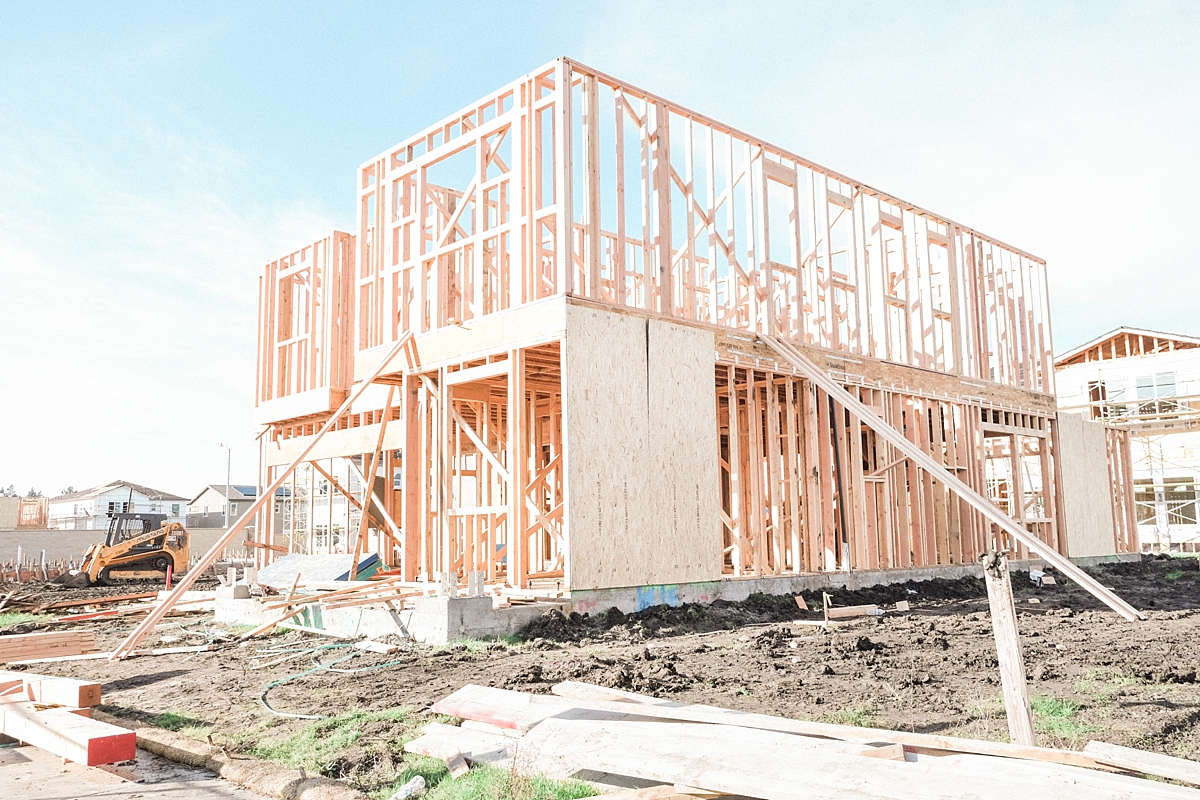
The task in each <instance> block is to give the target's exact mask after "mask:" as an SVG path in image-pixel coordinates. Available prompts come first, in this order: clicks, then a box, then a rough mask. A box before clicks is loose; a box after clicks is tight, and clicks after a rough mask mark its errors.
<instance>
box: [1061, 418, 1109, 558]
mask: <svg viewBox="0 0 1200 800" xmlns="http://www.w3.org/2000/svg"><path fill="white" fill-rule="evenodd" d="M1058 447H1059V458H1058V469H1059V472H1060V474H1061V479H1062V495H1063V514H1064V516H1065V517H1066V529H1067V555H1069V556H1071V557H1072V558H1080V557H1082V556H1107V555H1113V554H1115V553H1116V552H1117V541H1116V536H1115V535H1114V529H1113V509H1112V493H1113V486H1112V481H1110V480H1109V476H1108V445H1107V439H1106V437H1105V434H1104V426H1103V425H1100V424H1098V423H1095V422H1089V421H1088V420H1085V419H1084V418H1083V417H1082V416H1080V415H1079V414H1059V415H1058Z"/></svg>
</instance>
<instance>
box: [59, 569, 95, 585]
mask: <svg viewBox="0 0 1200 800" xmlns="http://www.w3.org/2000/svg"><path fill="white" fill-rule="evenodd" d="M52 582H53V583H61V584H62V585H63V586H65V587H66V588H68V589H86V588H87V587H89V586H91V585H92V581H91V579H90V578H88V574H87V573H86V572H80V571H79V570H71V571H70V572H64V573H63V574H62V575H59V576H58V577H57V578H55V579H54V580H53V581H52Z"/></svg>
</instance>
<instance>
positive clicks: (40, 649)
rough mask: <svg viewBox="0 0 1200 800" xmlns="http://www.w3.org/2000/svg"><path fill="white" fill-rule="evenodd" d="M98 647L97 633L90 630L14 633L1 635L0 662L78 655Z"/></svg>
mask: <svg viewBox="0 0 1200 800" xmlns="http://www.w3.org/2000/svg"><path fill="white" fill-rule="evenodd" d="M97 649H98V648H97V647H96V633H95V631H90V630H72V631H53V632H49V633H22V634H12V635H9V636H0V663H3V664H7V663H9V662H11V661H28V660H29V659H33V658H59V657H61V656H77V655H82V654H84V653H94V652H96V650H97Z"/></svg>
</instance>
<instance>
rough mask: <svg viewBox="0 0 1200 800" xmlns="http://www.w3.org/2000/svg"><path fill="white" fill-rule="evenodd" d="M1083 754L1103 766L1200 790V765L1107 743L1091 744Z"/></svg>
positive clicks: (1094, 742) (1086, 746)
mask: <svg viewBox="0 0 1200 800" xmlns="http://www.w3.org/2000/svg"><path fill="white" fill-rule="evenodd" d="M1083 752H1085V753H1087V754H1088V755H1089V756H1091V757H1092V758H1094V759H1096V760H1097V761H1100V762H1102V763H1104V764H1111V765H1112V766H1114V767H1120V768H1121V769H1127V770H1130V771H1131V772H1141V773H1143V774H1145V775H1155V776H1157V777H1159V778H1170V779H1171V780H1174V781H1183V782H1184V783H1191V784H1194V785H1196V786H1200V763H1198V762H1195V761H1189V760H1187V759H1185V758H1175V757H1174V756H1165V755H1163V754H1162V753H1147V752H1146V751H1145V750H1135V749H1134V748H1132V747H1121V746H1120V745H1115V744H1108V743H1107V742H1096V741H1092V742H1088V743H1087V744H1086V745H1085V746H1084V748H1083Z"/></svg>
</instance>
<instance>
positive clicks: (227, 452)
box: [217, 443, 233, 530]
mask: <svg viewBox="0 0 1200 800" xmlns="http://www.w3.org/2000/svg"><path fill="white" fill-rule="evenodd" d="M217 447H224V448H225V530H229V466H230V464H231V463H232V461H233V451H232V450H230V449H229V445H227V444H224V443H222V444H219V445H217Z"/></svg>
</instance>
